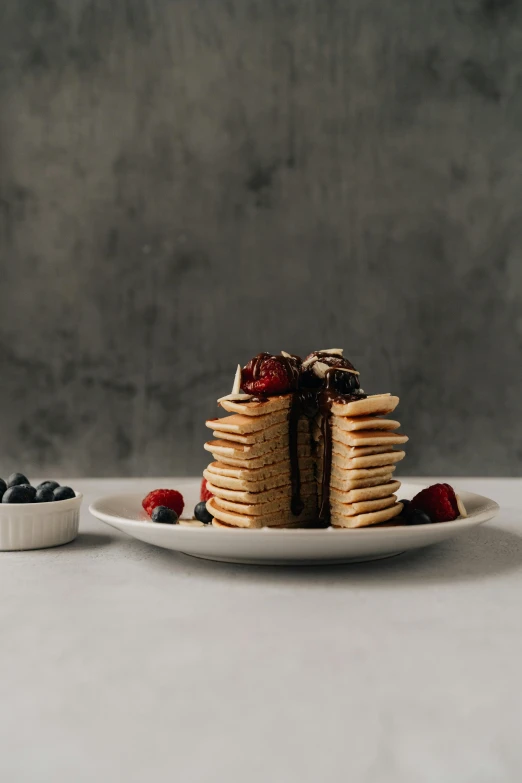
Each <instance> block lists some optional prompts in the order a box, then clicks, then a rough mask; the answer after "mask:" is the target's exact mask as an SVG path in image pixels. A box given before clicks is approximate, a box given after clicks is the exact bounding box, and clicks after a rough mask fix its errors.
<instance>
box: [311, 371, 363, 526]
mask: <svg viewBox="0 0 522 783" xmlns="http://www.w3.org/2000/svg"><path fill="white" fill-rule="evenodd" d="M335 372H336V368H335V367H331V368H330V369H328V370H326V372H325V374H324V387H323V388H322V389H321V390H320V391H319V392H318V395H317V398H318V399H317V401H318V410H319V413H320V414H321V434H322V436H323V473H322V476H321V492H322V496H321V507H320V509H319V520H320V521H321V522H322V523H323V524H327V523H328V522H329V520H330V479H331V476H332V404H333V403H334V402H337V403H340V404H343V403H347V402H354V401H355V400H361V399H364V398H365V397H366V395H365V394H362V393H361V394H340V393H339V392H338V391H337V389H335V387H334V385H333V381H334V375H335Z"/></svg>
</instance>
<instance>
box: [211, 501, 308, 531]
mask: <svg viewBox="0 0 522 783" xmlns="http://www.w3.org/2000/svg"><path fill="white" fill-rule="evenodd" d="M207 509H208V511H209V512H210V513H211V514H212V516H213V517H214V521H213V523H212V524H213V525H215V523H216V520H217V525H216V527H217V526H219V523H221V524H224V525H227V526H230V527H243V528H248V527H251V528H256V527H288V526H292V527H300V526H301V525H303V524H306V522H312V521H314V520H315V518H316V516H317V509H316V506H315V504H313V505H308V506H305V508H304V510H303V512H302V513H301V514H300V515H299V516H298V517H296V516H294V515H293V514H292V512H291V511H290V510H289V509H287V510H286V511H276V512H272V513H266V514H262V515H259V514H258V515H252V514H248V512H242V511H239V510H236V511H231V510H229V509H226V508H222V507H221V506H220V505H218V503H217V501H216V499H215V498H211V499H210V500H207Z"/></svg>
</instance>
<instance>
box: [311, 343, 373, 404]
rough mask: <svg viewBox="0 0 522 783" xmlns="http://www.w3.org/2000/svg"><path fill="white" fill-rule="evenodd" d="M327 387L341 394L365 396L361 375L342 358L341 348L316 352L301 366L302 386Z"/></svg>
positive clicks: (312, 387)
mask: <svg viewBox="0 0 522 783" xmlns="http://www.w3.org/2000/svg"><path fill="white" fill-rule="evenodd" d="M326 383H327V385H328V386H329V387H330V388H332V389H335V390H336V391H337V392H339V394H361V395H362V394H363V391H362V390H361V387H360V383H359V373H358V372H357V370H356V369H355V367H354V366H353V364H352V363H351V362H350V361H348V359H345V358H344V357H343V356H342V350H341V349H340V348H331V349H329V350H326V351H314V352H313V353H311V354H309V355H308V356H307V357H306V359H305V360H304V362H303V363H302V365H301V385H302V386H303V387H305V388H307V389H318V388H320V387H321V386H324V385H325V384H326Z"/></svg>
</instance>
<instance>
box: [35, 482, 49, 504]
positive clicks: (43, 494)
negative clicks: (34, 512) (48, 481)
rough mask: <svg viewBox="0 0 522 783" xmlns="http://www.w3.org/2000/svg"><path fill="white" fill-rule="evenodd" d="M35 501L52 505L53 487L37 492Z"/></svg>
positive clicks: (43, 488) (40, 489) (42, 488)
mask: <svg viewBox="0 0 522 783" xmlns="http://www.w3.org/2000/svg"><path fill="white" fill-rule="evenodd" d="M34 499H35V502H36V503H50V502H51V500H54V493H53V489H52V487H45V486H43V487H40V488H39V489H37V490H36V496H35V498H34Z"/></svg>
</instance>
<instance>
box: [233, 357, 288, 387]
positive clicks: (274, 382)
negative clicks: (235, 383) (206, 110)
mask: <svg viewBox="0 0 522 783" xmlns="http://www.w3.org/2000/svg"><path fill="white" fill-rule="evenodd" d="M299 367H300V361H299V358H298V357H294V356H288V357H286V356H271V355H270V354H269V353H260V354H259V355H258V356H255V357H254V358H253V359H251V360H250V361H249V362H248V364H247V365H246V367H243V369H242V371H241V389H242V391H244V392H246V393H247V394H269V395H270V394H286V393H287V392H291V391H293V390H294V389H297V384H298V380H299Z"/></svg>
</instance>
